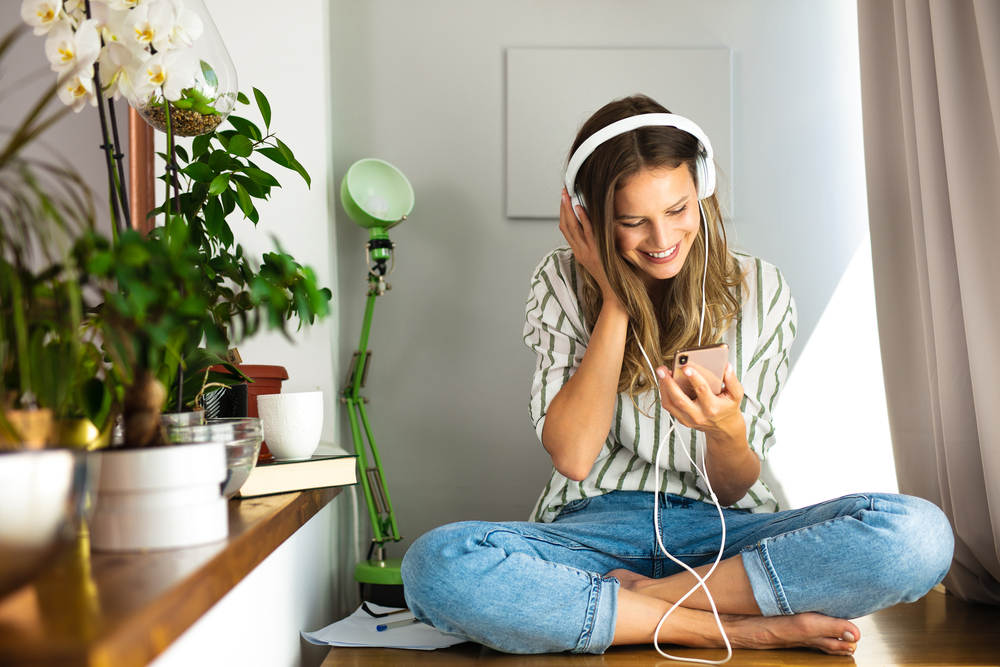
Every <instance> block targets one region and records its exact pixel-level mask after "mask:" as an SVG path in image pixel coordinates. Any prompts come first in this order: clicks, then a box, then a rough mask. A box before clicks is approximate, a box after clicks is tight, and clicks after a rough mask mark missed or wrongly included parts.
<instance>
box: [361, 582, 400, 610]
mask: <svg viewBox="0 0 1000 667" xmlns="http://www.w3.org/2000/svg"><path fill="white" fill-rule="evenodd" d="M361 600H362V601H363V602H371V603H374V604H378V605H382V606H383V607H405V606H406V598H405V597H404V596H403V587H402V586H395V585H393V586H387V585H385V584H361Z"/></svg>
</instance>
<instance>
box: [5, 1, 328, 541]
mask: <svg viewBox="0 0 1000 667" xmlns="http://www.w3.org/2000/svg"><path fill="white" fill-rule="evenodd" d="M35 4H37V5H39V6H41V5H46V6H55V7H57V9H56V10H55V11H54V12H49V13H45V12H40V13H36V14H35V15H31V18H30V20H29V21H28V22H29V23H32V24H33V25H35V29H36V33H39V32H42V33H45V34H47V35H48V37H47V45H46V46H47V48H46V51H47V53H49V54H50V57H52V58H53V69H57V65H59V63H57V62H56V60H58V59H59V58H68V59H69V60H72V61H73V62H72V66H71V67H67V68H65V69H62V70H61V71H60V75H59V77H60V78H59V91H60V93H59V94H60V98H61V99H62V100H63V101H64V102H65V103H67V104H71V105H73V106H74V108H75V109H76V110H80V109H82V108H83V107H84V106H86V104H87V103H91V104H94V105H96V106H98V110H99V114H100V115H101V119H102V135H103V140H104V143H103V146H102V147H103V148H104V149H105V152H106V155H107V165H108V177H109V186H110V187H109V190H110V192H111V196H110V198H109V203H110V208H111V211H112V219H113V223H114V230H113V234H112V236H111V238H105V237H103V236H102V235H100V234H98V233H96V232H94V231H92V230H87V231H86V232H84V233H82V234H80V235H79V236H78V237H77V238H76V239H75V242H74V243H73V247H72V252H71V253H70V255H69V257H70V259H71V262H72V265H73V266H74V267H75V270H76V271H77V272H78V275H77V280H78V281H79V284H80V286H81V293H82V294H83V295H84V304H83V305H84V307H83V311H82V312H83V313H84V317H83V326H84V327H85V328H87V329H88V330H92V331H97V332H98V333H99V342H100V345H101V350H102V352H103V354H104V360H105V363H104V364H102V366H101V369H100V372H101V373H103V379H104V380H105V382H106V385H105V386H106V387H107V389H108V394H109V396H110V399H109V403H110V406H111V407H110V410H109V412H110V413H111V414H114V413H117V412H120V413H121V415H122V423H123V425H124V433H123V437H122V438H121V442H120V443H119V444H120V446H119V447H111V448H108V449H106V450H103V454H102V456H103V458H104V461H103V462H102V468H103V474H102V491H101V493H102V494H103V496H102V497H99V499H98V503H97V505H98V507H97V515H95V517H94V524H93V533H94V535H93V537H94V544H95V546H98V547H104V548H114V549H118V548H126V549H132V548H158V547H170V546H183V545H186V544H195V543H201V542H205V541H210V540H212V539H218V538H220V537H224V536H225V532H224V531H225V523H226V512H225V502H224V500H223V499H221V497H212V498H209V499H207V500H206V503H205V504H204V505H203V509H204V511H198V510H197V509H196V508H195V507H194V506H193V505H190V504H188V500H187V499H188V498H193V496H194V495H197V494H196V493H193V492H192V493H187V492H181V491H172V492H169V493H168V494H167V495H169V494H173V495H171V496H170V500H171V502H172V503H173V505H174V506H175V508H176V507H180V508H182V510H183V511H182V512H173V514H171V512H169V511H166V512H161V513H160V514H156V515H154V516H152V517H150V516H145V517H140V516H138V515H135V514H134V513H133V512H132V510H134V509H137V508H139V507H142V506H147V505H148V502H146V501H137V502H132V500H134V497H133V496H134V494H135V493H136V488H134V487H135V486H136V484H135V482H136V481H137V480H138V481H139V482H141V483H142V484H143V485H145V486H146V487H147V488H149V489H155V490H156V491H154V495H155V494H159V495H160V496H163V495H165V493H166V492H164V491H163V486H164V484H165V483H166V481H165V480H166V477H167V474H168V472H169V471H170V470H171V469H173V470H175V471H176V472H177V475H178V477H179V478H180V480H181V481H182V482H183V483H185V484H187V485H188V486H189V487H190V486H191V485H193V484H200V485H201V486H202V487H203V488H211V487H212V485H214V486H215V488H216V489H218V483H219V481H220V479H219V474H220V471H221V473H222V474H224V473H225V462H224V457H223V458H221V459H220V455H218V454H213V453H209V449H210V448H209V447H208V446H197V447H196V446H187V445H182V446H179V447H178V446H174V442H171V441H172V440H176V438H172V437H171V432H170V431H169V430H167V431H165V430H164V428H163V427H162V420H161V417H160V415H161V413H162V412H163V410H165V409H166V410H185V409H187V408H191V407H193V405H192V401H193V398H194V396H195V395H196V394H197V393H199V391H200V389H201V388H202V387H203V386H204V384H205V382H206V378H207V374H208V373H209V369H210V367H211V366H213V365H216V364H219V363H223V364H225V361H224V358H223V356H222V355H223V354H224V353H225V352H226V351H227V350H228V349H229V348H231V347H233V346H234V345H235V344H236V343H238V342H239V341H241V340H245V339H246V338H247V337H249V336H252V335H253V334H255V333H257V332H258V331H259V330H261V329H262V328H265V327H266V328H272V329H278V330H280V331H282V332H283V333H285V335H286V336H288V335H289V334H288V330H287V328H288V323H289V321H290V320H291V319H293V318H297V319H298V320H299V326H302V324H306V323H312V322H314V321H315V320H316V319H318V318H322V317H325V316H326V315H327V314H328V313H329V301H330V299H331V293H330V291H329V290H328V289H325V288H322V287H320V286H319V285H318V284H317V280H316V276H315V274H314V272H313V271H312V270H311V269H310V268H309V267H305V266H302V265H300V264H299V263H297V262H296V261H295V260H294V258H292V257H291V256H290V255H288V254H287V253H286V252H284V250H283V249H282V248H281V247H280V246H278V247H277V248H276V249H275V250H274V251H272V252H268V253H265V254H264V255H263V257H262V258H261V259H260V260H259V261H258V260H255V259H254V258H251V257H249V256H248V255H247V254H246V253H245V251H244V250H243V248H242V246H240V245H239V243H238V242H237V240H236V234H234V232H233V229H232V228H231V227H230V220H231V219H232V217H233V216H242V217H245V218H247V219H249V220H250V221H251V222H252V223H254V224H256V223H257V221H258V219H259V212H258V210H257V207H256V202H258V201H260V200H264V199H267V198H269V196H270V195H271V193H272V190H273V189H274V188H278V187H280V185H279V183H278V181H277V179H276V178H275V177H274V175H272V174H271V173H270V172H269V171H268V170H267V169H266V168H265V167H264V165H265V164H277V165H278V166H280V167H282V168H286V169H288V170H291V171H294V172H297V173H298V174H299V175H301V177H302V178H303V179H304V180H305V182H306V184H307V185H308V184H309V182H310V179H309V175H308V173H307V171H306V170H305V169H304V168H303V167H302V165H301V164H299V162H298V161H297V160H296V159H295V156H294V154H293V153H292V151H291V150H290V149H289V148H288V146H286V145H285V144H284V143H282V142H281V141H280V140H279V139H277V137H276V136H275V135H274V133H273V132H272V131H271V127H270V126H271V108H270V104H269V102H268V100H267V98H266V97H265V96H264V94H263V93H261V92H260V91H258V90H256V89H254V90H253V96H254V101H255V103H256V108H257V110H258V112H259V114H260V117H261V119H262V125H258V124H257V123H254V122H252V121H251V120H249V119H247V118H244V117H240V116H233V115H230V112H231V110H232V108H233V107H234V106H235V105H236V104H237V103H242V104H244V105H250V99H249V98H248V97H247V96H245V95H242V94H239V93H237V92H236V88H235V71H234V70H233V68H232V67H231V63H229V62H228V55H227V54H226V53H225V49H224V47H223V48H222V49H221V51H220V50H219V49H215V50H214V51H213V50H212V49H208V50H207V51H206V50H201V51H198V44H199V38H200V36H201V35H203V34H205V33H210V36H214V38H215V41H216V42H217V43H218V45H221V39H218V35H217V32H215V30H214V26H213V25H212V24H211V19H210V17H208V15H207V13H206V12H204V7H203V5H201V3H200V2H194V3H193V4H192V3H191V0H184V1H181V0H147V1H146V2H144V3H142V5H140V6H139V7H138V8H135V9H120V10H119V9H115V5H113V4H107V5H105V4H101V5H97V4H96V3H95V10H98V9H99V10H100V12H99V14H97V15H95V16H91V15H90V14H89V10H90V7H89V4H90V3H72V4H71V3H65V5H64V4H63V3H58V2H57V3H53V2H45V3H43V2H37V3H32V2H28V1H26V2H25V3H24V6H25V7H27V6H28V5H35ZM124 6H125V5H122V7H124ZM67 7H71V8H70V9H67ZM191 7H193V8H194V9H191ZM29 14H30V12H29ZM22 15H25V12H24V11H23V12H22ZM28 18H29V17H28V16H26V20H28ZM139 28H142V30H139ZM95 35H96V37H97V38H98V41H97V42H96V48H95V47H94V45H95ZM101 39H103V41H104V45H103V46H102V45H101V44H100V40H101ZM130 40H131V41H130ZM144 40H145V41H144ZM52 54H55V56H53V55H52ZM67 54H68V55H67ZM192 54H194V55H192ZM220 54H221V55H220ZM192 58H193V60H192ZM95 63H97V64H95ZM192 63H194V64H192ZM60 66H61V65H60ZM100 72H103V73H104V75H105V78H104V80H103V82H102V79H101V76H100ZM119 92H124V93H126V96H127V97H128V99H129V102H130V103H131V104H133V105H134V106H135V107H136V108H137V109H138V110H139V111H140V112H141V113H142V115H143V117H145V118H146V119H147V120H148V121H149V122H150V123H151V124H152V125H153V126H154V127H157V128H158V129H161V130H165V133H166V137H167V151H166V152H164V153H160V154H159V155H160V157H161V158H162V159H163V162H164V174H163V175H162V176H161V177H160V178H161V180H163V181H164V183H165V185H166V190H167V194H166V197H165V199H164V202H163V204H162V205H160V206H158V207H157V208H156V209H155V210H154V211H152V212H151V215H158V216H162V220H163V224H162V225H160V226H158V227H155V228H154V229H153V231H152V232H150V233H149V234H148V235H142V234H139V233H138V232H134V231H130V230H129V229H128V227H129V226H130V225H129V224H128V221H127V219H126V218H127V211H128V206H127V201H126V198H125V187H124V186H125V183H124V175H123V171H122V169H121V167H120V163H116V162H115V158H116V157H120V151H118V150H116V143H117V131H116V128H115V123H114V118H113V114H111V110H112V109H113V107H109V108H108V110H107V112H106V111H105V109H104V97H105V96H107V97H110V96H113V95H116V94H117V93H119ZM106 116H110V122H108V119H107V118H106ZM261 127H263V130H262V129H261ZM175 130H176V132H175ZM177 133H183V134H196V135H197V136H196V137H195V139H194V140H193V142H192V143H191V144H190V146H189V147H187V148H185V147H183V146H180V145H177V144H176V143H175V141H174V140H175V135H176V134H177ZM228 368H229V370H230V371H231V372H233V373H235V375H234V377H233V379H235V380H237V381H239V380H240V379H241V377H240V375H239V371H238V370H237V369H236V368H235V367H232V366H231V365H230V366H228ZM231 381H232V380H230V382H231ZM177 432H180V431H177ZM188 432H189V431H188ZM216 444H217V445H218V444H219V443H216ZM157 445H160V446H157ZM216 449H218V448H217V447H216ZM181 450H183V451H184V452H185V454H190V455H191V456H193V457H194V459H193V460H191V461H188V462H185V463H178V462H177V459H175V458H173V456H171V454H173V452H174V451H181ZM194 452H197V456H196V455H195V454H194ZM132 458H135V459H146V458H148V459H149V461H148V462H147V463H146V464H142V466H141V468H140V469H139V471H138V472H137V471H136V470H135V469H130V470H128V471H126V470H125V468H126V466H125V465H124V463H123V462H125V461H126V460H128V459H132ZM119 468H121V470H118V469H119ZM187 491H192V490H191V489H190V488H189V489H188V490H187ZM185 494H186V495H185ZM220 501H221V502H220ZM130 505H131V507H130ZM126 515H128V516H126ZM181 515H183V516H181ZM196 516H201V517H203V518H205V522H204V525H203V526H202V527H200V528H197V529H194V528H192V527H191V526H190V525H187V524H192V523H194V522H193V521H192V518H194V517H196ZM150 526H153V527H157V526H158V527H162V528H164V529H165V530H164V531H163V533H162V534H159V535H157V536H153V535H152V534H147V533H150V531H148V530H147V528H148V527H150ZM181 533H184V534H181Z"/></svg>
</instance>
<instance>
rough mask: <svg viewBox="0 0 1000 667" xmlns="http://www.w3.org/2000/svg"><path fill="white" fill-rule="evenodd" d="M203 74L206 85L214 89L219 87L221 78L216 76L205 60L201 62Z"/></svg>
mask: <svg viewBox="0 0 1000 667" xmlns="http://www.w3.org/2000/svg"><path fill="white" fill-rule="evenodd" d="M201 73H202V74H203V75H204V76H205V83H207V84H208V85H209V86H211V87H212V88H218V87H219V77H217V76H216V75H215V70H214V69H212V66H211V65H209V64H208V63H207V62H205V61H204V60H202V61H201Z"/></svg>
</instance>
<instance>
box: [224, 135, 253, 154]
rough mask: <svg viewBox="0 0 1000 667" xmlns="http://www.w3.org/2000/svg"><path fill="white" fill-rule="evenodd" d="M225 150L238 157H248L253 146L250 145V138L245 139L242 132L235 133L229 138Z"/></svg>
mask: <svg viewBox="0 0 1000 667" xmlns="http://www.w3.org/2000/svg"><path fill="white" fill-rule="evenodd" d="M227 150H228V151H229V152H230V153H231V154H232V155H237V156H239V157H250V154H251V153H253V146H251V145H250V140H249V139H247V138H246V137H245V136H243V135H242V134H237V135H236V136H234V137H233V138H232V139H230V140H229V146H228V147H227Z"/></svg>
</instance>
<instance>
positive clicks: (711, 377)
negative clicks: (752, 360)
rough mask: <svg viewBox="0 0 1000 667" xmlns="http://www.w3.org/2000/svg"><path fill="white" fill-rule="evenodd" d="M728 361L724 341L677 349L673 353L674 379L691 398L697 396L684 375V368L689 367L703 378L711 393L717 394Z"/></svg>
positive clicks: (727, 351)
mask: <svg viewBox="0 0 1000 667" xmlns="http://www.w3.org/2000/svg"><path fill="white" fill-rule="evenodd" d="M728 363H729V346H728V345H726V344H725V343H719V344H718V345H702V346H701V347H691V348H688V349H686V350H678V351H677V353H676V354H675V355H674V371H673V373H674V381H675V382H676V383H677V384H678V386H680V388H681V390H682V391H683V392H684V393H685V394H687V395H688V396H689V397H691V399H692V400H694V399H695V398H697V394H696V393H695V391H694V387H693V386H691V380H689V379H688V377H687V376H686V375H684V369H685V368H687V367H691V368H694V369H695V370H696V371H698V372H699V373H700V374H701V376H702V377H703V378H705V381H706V382H708V386H709V388H711V390H712V393H713V394H716V395H718V394H721V393H722V376H723V375H725V373H726V364H728Z"/></svg>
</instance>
